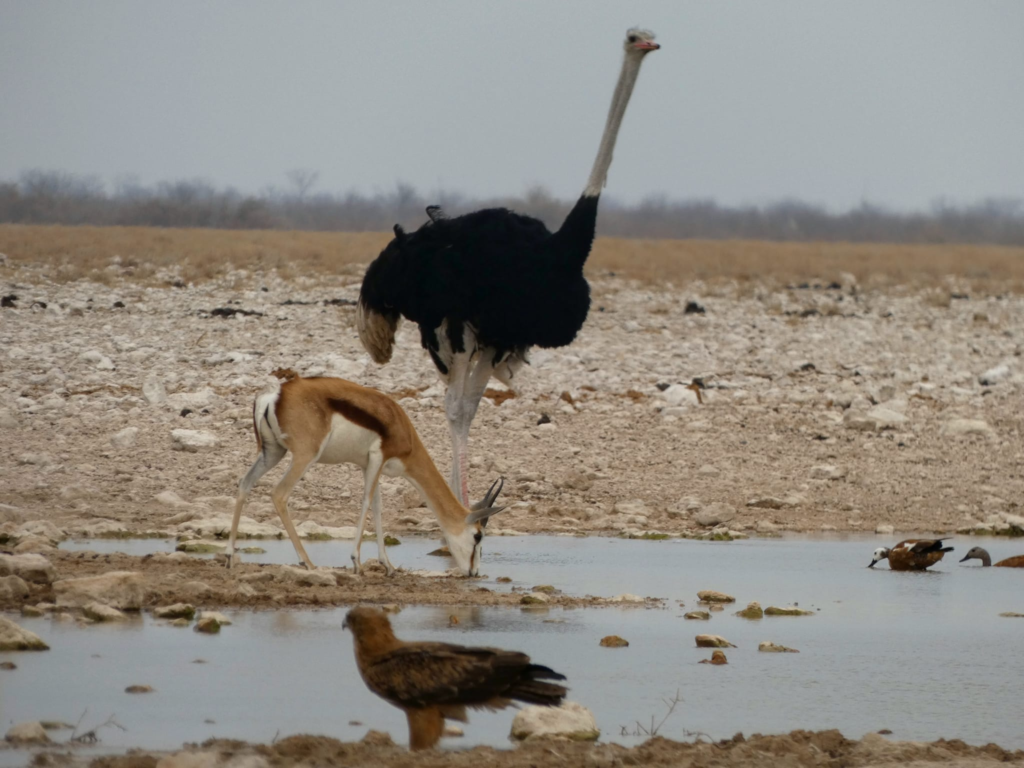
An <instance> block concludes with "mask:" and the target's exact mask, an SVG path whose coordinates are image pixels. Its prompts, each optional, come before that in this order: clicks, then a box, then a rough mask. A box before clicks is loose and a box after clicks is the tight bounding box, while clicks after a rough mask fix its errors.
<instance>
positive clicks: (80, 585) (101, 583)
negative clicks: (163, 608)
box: [53, 571, 146, 611]
mask: <svg viewBox="0 0 1024 768" xmlns="http://www.w3.org/2000/svg"><path fill="white" fill-rule="evenodd" d="M53 593H54V595H56V597H57V605H60V606H64V607H74V608H81V607H83V606H85V605H87V604H88V603H91V602H93V601H96V602H99V603H103V604H105V605H109V606H111V607H113V608H117V609H119V610H125V611H137V610H139V609H140V608H142V604H143V603H144V602H145V599H146V587H145V583H144V580H143V576H142V574H141V573H139V572H137V571H111V572H109V573H103V574H100V575H99V576H83V577H82V578H78V579H62V580H60V581H55V582H53Z"/></svg>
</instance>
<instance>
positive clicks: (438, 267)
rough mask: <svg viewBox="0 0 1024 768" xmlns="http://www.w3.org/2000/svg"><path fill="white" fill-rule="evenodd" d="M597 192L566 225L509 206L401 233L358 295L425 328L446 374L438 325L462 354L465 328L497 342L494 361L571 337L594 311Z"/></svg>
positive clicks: (484, 343) (480, 340)
mask: <svg viewBox="0 0 1024 768" xmlns="http://www.w3.org/2000/svg"><path fill="white" fill-rule="evenodd" d="M597 204H598V198H597V197H596V196H595V197H588V196H584V197H581V198H580V199H579V201H578V202H577V203H576V205H575V206H574V207H573V209H572V211H571V212H570V213H569V216H568V217H567V218H566V220H565V222H564V224H563V225H562V228H561V229H559V230H558V232H555V233H552V232H550V231H549V230H548V228H547V227H545V226H544V224H543V222H541V221H540V220H538V219H535V218H532V217H530V216H524V215H522V214H518V213H515V212H513V211H510V210H508V209H506V208H488V209H485V210H482V211H476V212H474V213H469V214H466V215H464V216H458V217H456V218H446V217H443V215H437V216H436V218H435V214H431V219H432V220H431V221H429V222H427V223H426V224H424V225H423V226H422V227H420V228H419V229H418V230H416V231H415V232H412V233H409V234H406V233H405V232H403V231H402V230H401V229H400V228H397V227H396V230H395V231H396V235H395V238H394V239H393V240H392V241H391V242H390V243H389V244H388V245H387V247H386V248H385V249H384V250H383V251H382V252H381V254H380V256H378V257H377V259H376V260H375V261H374V262H373V263H372V264H371V265H370V267H369V269H367V272H366V276H365V277H364V278H363V286H362V291H361V294H360V301H361V302H362V303H364V304H365V305H366V307H367V308H368V309H369V310H371V311H373V312H376V313H378V314H380V315H382V316H384V317H387V318H390V319H391V320H392V321H397V317H398V315H401V316H403V317H405V318H406V319H407V320H410V321H412V322H414V323H416V324H417V325H419V327H420V333H421V338H422V343H423V346H424V348H426V349H427V350H428V351H429V352H430V353H431V357H432V358H433V360H434V363H435V364H436V365H437V366H438V368H439V369H440V370H441V372H442V373H445V374H446V373H447V370H446V366H445V363H444V361H443V360H442V359H441V357H440V356H439V354H438V352H439V348H440V342H441V340H440V339H438V336H437V332H438V329H439V328H441V327H442V323H444V322H445V321H447V324H446V325H445V326H444V327H445V328H446V330H447V336H448V341H449V343H450V345H451V350H452V351H453V352H464V351H466V350H465V349H464V343H463V330H464V328H465V327H466V326H467V325H468V326H470V327H471V328H472V330H473V332H474V335H475V338H476V340H477V344H478V345H479V346H480V347H488V348H491V349H493V350H495V361H498V360H500V359H502V358H503V357H504V356H505V355H507V354H510V353H519V354H523V353H525V350H526V349H527V348H528V347H531V346H538V347H561V346H565V345H566V344H569V343H570V342H572V340H573V339H574V338H575V337H576V334H577V333H578V332H579V330H580V328H582V327H583V323H584V321H585V320H586V318H587V312H588V311H589V309H590V286H589V285H588V283H587V281H586V278H584V276H583V265H584V263H585V261H586V259H587V256H588V255H589V253H590V248H591V245H592V244H593V240H594V226H595V223H596V219H597Z"/></svg>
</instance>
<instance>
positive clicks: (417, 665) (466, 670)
mask: <svg viewBox="0 0 1024 768" xmlns="http://www.w3.org/2000/svg"><path fill="white" fill-rule="evenodd" d="M344 626H345V627H347V628H349V629H351V630H352V635H353V637H354V639H355V650H356V666H358V667H359V674H360V675H362V677H363V682H365V683H366V687H367V688H369V689H370V690H371V691H373V692H374V693H375V694H377V695H378V696H380V697H381V698H382V699H384V700H385V701H387V702H388V703H390V704H394V705H395V706H396V707H398V708H399V709H401V710H402V711H403V712H405V716H406V718H407V719H408V721H409V747H410V748H411V749H429V748H430V747H432V746H434V745H435V744H437V742H438V741H439V740H440V738H441V733H442V732H443V731H444V721H445V719H449V720H458V721H460V722H463V723H465V722H467V717H466V708H467V707H472V708H473V709H490V710H496V709H504V708H505V707H507V706H508V705H509V704H511V703H512V701H513V700H516V701H522V702H526V703H528V704H541V705H544V706H557V705H558V704H560V703H561V702H562V699H564V698H565V694H566V688H565V687H564V686H561V685H556V684H554V683H545V682H541V681H542V680H565V676H564V675H560V674H558V673H557V672H555V671H554V670H551V669H548V668H547V667H544V666H541V665H540V664H531V663H530V657H529V656H527V655H526V654H525V653H519V652H518V651H503V650H501V649H500V648H469V647H467V646H464V645H452V644H450V643H409V642H405V641H404V640H399V639H398V638H397V637H395V633H394V631H392V629H391V622H390V621H389V620H388V617H387V615H386V614H385V613H384V612H383V611H381V610H379V609H376V608H366V607H359V608H353V609H352V610H350V611H349V612H348V615H347V616H346V617H345V624H344Z"/></svg>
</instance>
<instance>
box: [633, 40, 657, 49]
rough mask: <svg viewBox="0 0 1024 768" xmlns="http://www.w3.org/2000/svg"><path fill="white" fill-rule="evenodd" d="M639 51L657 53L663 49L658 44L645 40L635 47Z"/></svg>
mask: <svg viewBox="0 0 1024 768" xmlns="http://www.w3.org/2000/svg"><path fill="white" fill-rule="evenodd" d="M635 48H636V49H637V50H638V51H656V50H658V49H659V48H661V46H660V45H658V44H657V43H652V42H651V41H650V40H643V41H641V42H639V43H637V44H636V45H635Z"/></svg>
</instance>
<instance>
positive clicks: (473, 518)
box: [466, 507, 508, 525]
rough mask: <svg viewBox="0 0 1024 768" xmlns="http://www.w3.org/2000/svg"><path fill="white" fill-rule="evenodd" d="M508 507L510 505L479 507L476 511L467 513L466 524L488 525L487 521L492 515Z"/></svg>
mask: <svg viewBox="0 0 1024 768" xmlns="http://www.w3.org/2000/svg"><path fill="white" fill-rule="evenodd" d="M507 508H508V507H488V508H487V509H478V510H476V511H475V512H470V513H469V514H468V515H466V525H472V524H473V523H480V524H481V525H487V521H488V520H490V519H491V516H492V515H496V514H498V513H499V512H501V511H502V510H504V509H507Z"/></svg>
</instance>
